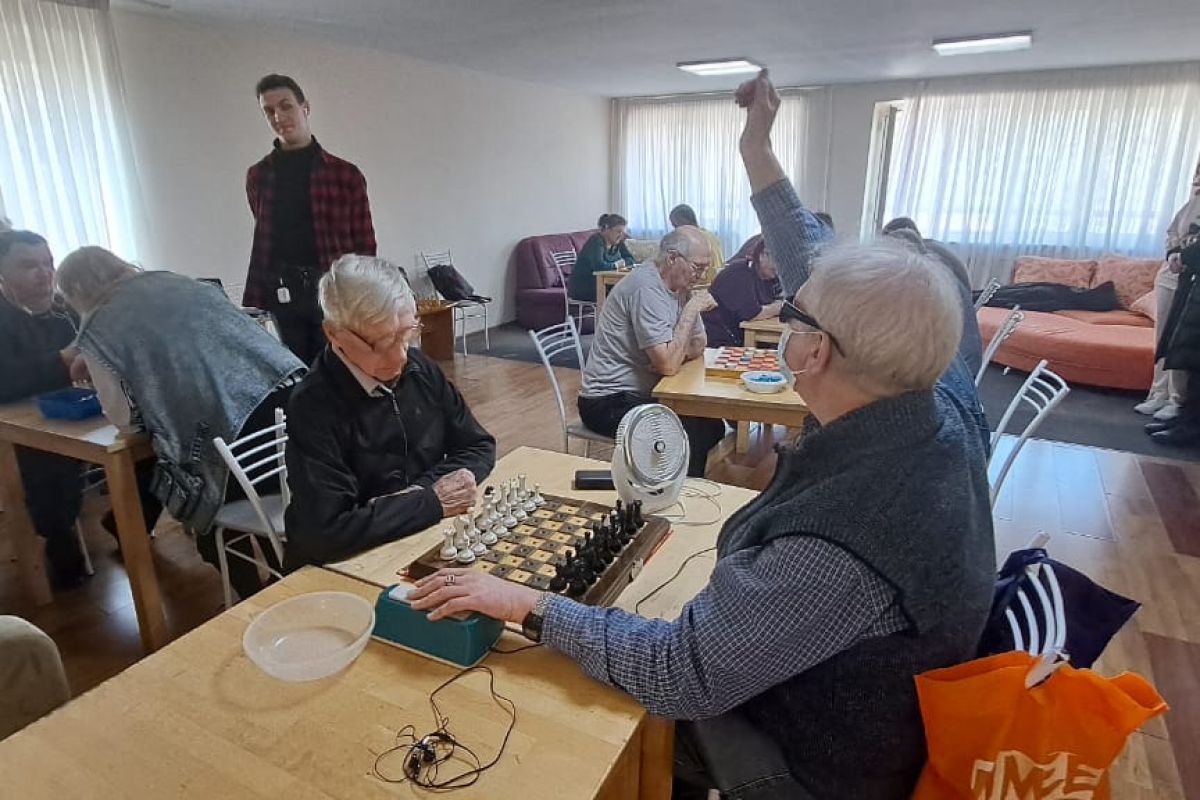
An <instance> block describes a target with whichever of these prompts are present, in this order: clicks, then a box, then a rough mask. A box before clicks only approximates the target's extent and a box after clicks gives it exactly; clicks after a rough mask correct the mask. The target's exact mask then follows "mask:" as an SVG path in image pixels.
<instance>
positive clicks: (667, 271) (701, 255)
mask: <svg viewBox="0 0 1200 800" xmlns="http://www.w3.org/2000/svg"><path fill="white" fill-rule="evenodd" d="M657 263H658V270H659V272H660V273H661V274H662V276H663V282H664V283H666V284H667V288H668V289H670V290H671V291H673V292H681V291H687V290H689V289H691V288H692V287H693V286H695V285H696V284H697V283H699V282H700V279H701V278H703V277H704V274H705V273H706V272H708V268H709V267H710V266H711V265H712V249H711V248H710V247H709V244H708V237H706V236H705V235H704V233H703V231H701V230H700V229H699V228H697V227H696V226H695V225H680V226H679V227H678V228H676V229H675V230H673V231H671V232H670V233H668V234H667V235H666V236H664V237H663V238H662V241H661V242H659V244H658V259H657Z"/></svg>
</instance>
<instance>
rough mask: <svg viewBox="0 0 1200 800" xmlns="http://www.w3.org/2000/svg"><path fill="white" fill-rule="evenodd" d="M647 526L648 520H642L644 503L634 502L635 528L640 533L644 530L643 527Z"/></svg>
mask: <svg viewBox="0 0 1200 800" xmlns="http://www.w3.org/2000/svg"><path fill="white" fill-rule="evenodd" d="M645 524H646V520H644V519H642V501H641V500H634V501H633V526H634V528H635V529H637V530H639V531H640V530H641V529H642V526H643V525H645Z"/></svg>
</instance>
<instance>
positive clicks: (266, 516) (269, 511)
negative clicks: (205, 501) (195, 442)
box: [213, 409, 291, 608]
mask: <svg viewBox="0 0 1200 800" xmlns="http://www.w3.org/2000/svg"><path fill="white" fill-rule="evenodd" d="M287 440H288V437H287V421H286V419H285V417H284V414H283V410H282V409H276V410H275V424H274V425H271V426H270V427H267V428H263V429H262V430H259V431H255V432H254V433H251V434H248V435H246V436H243V437H242V438H240V439H238V440H237V441H235V442H231V443H229V444H226V443H225V440H224V439H222V438H221V437H220V436H218V437H216V438H214V439H213V446H214V447H216V448H217V452H219V453H220V454H221V458H223V459H224V460H225V464H226V466H228V467H229V472H230V475H231V476H232V477H233V478H234V480H236V481H237V482H238V484H239V485H240V486H241V487H242V491H243V492H245V493H246V498H245V499H244V500H235V501H233V502H232V503H226V504H225V505H224V506H222V507H221V510H220V511H218V512H217V517H216V520H215V529H214V530H213V535H214V536H216V537H217V558H218V560H219V562H220V565H221V583H222V584H223V585H224V588H225V607H226V608H229V607H231V606H232V605H233V586H232V585H231V584H230V582H229V560H228V559H229V556H235V557H237V558H240V559H242V560H243V561H249V562H250V563H251V564H254V565H256V566H257V567H258V568H259V570H260V571H266V572H267V573H269V574H271V575H273V576H275V577H276V578H282V577H283V575H282V574H280V572H279V571H278V570H276V569H274V568H272V567H271V566H270V565H269V564H268V563H267V562H266V560H265V559H261V560H260V559H259V558H257V557H256V556H252V555H247V554H245V553H243V552H242V551H240V550H238V549H236V548H235V547H234V545H236V544H238V543H239V542H241V541H249V542H250V545H251V551H252V552H254V553H256V554H257V553H258V552H259V551H258V544H257V542H255V537H258V538H260V539H266V540H267V541H268V542H270V544H271V550H272V551H273V552H274V553H275V558H276V563H278V564H281V565H282V564H283V545H284V543H286V542H287V536H286V534H285V532H284V527H283V512H284V509H286V508H287V506H288V503H289V502H290V501H291V491H290V490H289V489H288V484H287V462H286V461H285V460H284V449H285V448H284V446H285V445H286V444H287ZM277 475H278V476H279V494H274V495H260V494H259V493H258V489H257V488H256V487H257V486H258V485H259V484H261V483H262V482H263V481H265V480H268V479H269V478H272V477H275V476H277ZM226 531H232V532H235V533H236V534H237V535H236V536H233V537H232V538H230V539H228V540H227V539H226V538H225V532H226Z"/></svg>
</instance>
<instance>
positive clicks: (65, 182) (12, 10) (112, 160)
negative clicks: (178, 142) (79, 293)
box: [0, 0, 139, 259]
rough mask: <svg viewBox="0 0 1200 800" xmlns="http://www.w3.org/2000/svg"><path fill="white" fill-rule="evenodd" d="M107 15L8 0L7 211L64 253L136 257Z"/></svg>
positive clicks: (3, 5) (1, 194) (4, 52)
mask: <svg viewBox="0 0 1200 800" xmlns="http://www.w3.org/2000/svg"><path fill="white" fill-rule="evenodd" d="M120 85H121V84H120V77H119V71H118V68H117V63H116V56H115V49H114V43H113V33H112V27H111V23H110V20H109V17H108V13H107V11H100V10H94V9H85V8H79V7H75V6H70V5H62V4H59V3H53V2H37V0H0V214H2V215H4V216H7V217H8V218H9V219H10V220H12V223H13V225H14V226H15V227H18V228H28V229H30V230H34V231H37V232H38V233H41V234H42V235H44V236H45V237H46V238H47V240H49V242H50V245H51V248H52V249H53V251H54V253H55V255H56V256H58V257H60V258H61V257H62V256H64V255H66V254H67V252H68V251H70V250H73V249H75V248H76V247H79V246H81V245H85V244H96V245H102V246H104V247H107V248H109V249H111V250H113V251H115V252H116V253H118V254H119V255H121V256H122V257H124V258H126V259H134V258H136V257H137V252H136V241H135V231H136V230H137V227H138V226H137V224H136V223H137V209H138V208H139V206H138V205H137V204H136V201H135V197H136V194H135V192H134V187H133V182H132V180H131V174H132V173H131V169H130V168H131V166H132V164H133V158H132V154H131V151H130V146H129V140H128V136H127V135H126V132H125V114H124V108H123V102H122V97H121V91H120Z"/></svg>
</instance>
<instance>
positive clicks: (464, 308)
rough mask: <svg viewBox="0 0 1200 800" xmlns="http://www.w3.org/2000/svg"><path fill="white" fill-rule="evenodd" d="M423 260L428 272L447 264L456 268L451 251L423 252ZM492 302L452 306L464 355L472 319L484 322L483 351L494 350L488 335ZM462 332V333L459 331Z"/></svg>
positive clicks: (479, 300)
mask: <svg viewBox="0 0 1200 800" xmlns="http://www.w3.org/2000/svg"><path fill="white" fill-rule="evenodd" d="M421 260H422V261H424V262H425V269H426V271H428V270H431V269H433V268H434V267H437V266H441V265H443V264H446V265H448V266H451V267H452V266H454V260H453V259H452V258H451V257H450V251H449V250H438V251H431V252H428V253H427V252H425V251H424V250H422V251H421ZM491 302H492V298H490V297H479V298H477V299H476V298H472V299H470V300H456V301H454V302H453V303H452V305H451V313H452V314H453V315H454V318H453V323H454V336H455V337H456V338H457V337H458V336H462V349H463V355H464V356H465V355H466V354H467V322H468V320H472V319H482V320H483V349H484V350H491V349H492V339H491V334H489V333H488V304H489V303H491ZM460 330H461V333H459V331H460Z"/></svg>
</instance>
